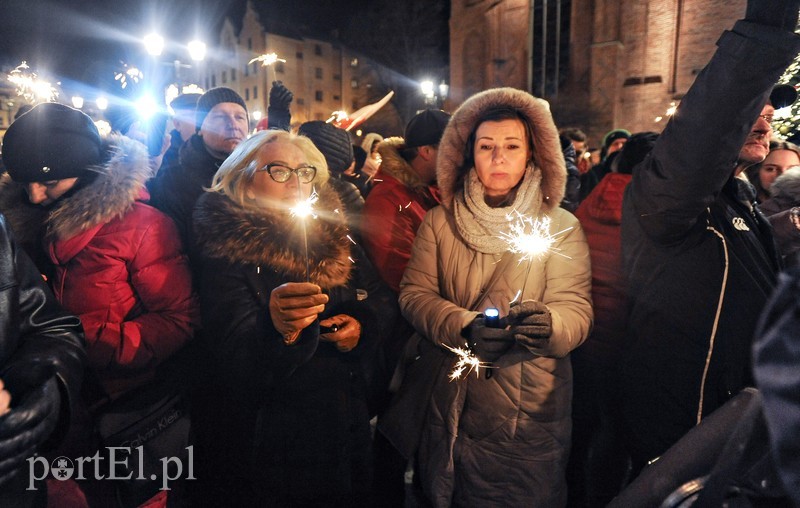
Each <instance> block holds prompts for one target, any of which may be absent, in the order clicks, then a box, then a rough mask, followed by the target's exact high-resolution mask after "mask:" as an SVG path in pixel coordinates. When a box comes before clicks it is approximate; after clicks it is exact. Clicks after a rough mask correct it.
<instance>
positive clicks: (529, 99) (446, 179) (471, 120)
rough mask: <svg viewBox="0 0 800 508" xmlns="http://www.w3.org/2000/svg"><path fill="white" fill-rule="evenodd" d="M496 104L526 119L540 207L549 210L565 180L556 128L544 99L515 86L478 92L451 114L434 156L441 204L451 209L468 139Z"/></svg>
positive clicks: (559, 199) (564, 184)
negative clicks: (537, 175) (537, 174)
mask: <svg viewBox="0 0 800 508" xmlns="http://www.w3.org/2000/svg"><path fill="white" fill-rule="evenodd" d="M497 106H505V107H513V108H515V109H517V110H519V111H520V112H521V113H522V115H523V116H524V117H525V118H526V119H527V122H528V124H529V125H530V128H531V133H532V135H533V162H534V165H535V166H536V167H537V168H539V169H541V171H542V183H541V188H542V195H543V197H544V202H543V203H542V206H543V207H544V210H545V211H548V210H552V209H553V208H555V207H557V206H558V205H559V203H561V200H562V199H563V197H564V189H565V186H566V182H567V169H566V166H565V164H564V155H563V154H562V152H561V144H560V143H559V139H558V130H557V129H556V126H555V123H553V117H552V115H551V114H550V108H549V107H548V106H547V103H546V102H544V101H543V100H541V99H537V98H536V97H534V96H532V95H530V94H529V93H527V92H523V91H522V90H517V89H514V88H494V89H491V90H486V91H484V92H480V93H477V94H475V95H473V96H472V97H470V98H469V99H467V100H466V101H465V102H464V103H463V104H462V105H461V106H460V107H459V108H458V109H457V110H456V112H455V113H453V117H452V118H451V119H450V123H448V124H447V127H446V128H445V130H444V134H443V135H442V141H441V142H440V143H439V154H438V156H437V159H436V179H437V182H438V184H439V189H440V191H441V195H442V204H443V205H444V206H445V207H446V208H448V209H450V210H452V205H453V197H454V196H455V194H456V192H457V191H458V189H456V184H457V182H458V180H459V176H460V175H459V171H460V169H461V166H462V165H463V163H464V153H465V150H466V144H467V138H469V135H470V133H471V132H472V130H473V129H475V128H476V127H477V124H478V120H479V118H480V117H481V116H482V115H483V114H484V113H485V112H486V111H487V110H489V109H491V108H494V107H497Z"/></svg>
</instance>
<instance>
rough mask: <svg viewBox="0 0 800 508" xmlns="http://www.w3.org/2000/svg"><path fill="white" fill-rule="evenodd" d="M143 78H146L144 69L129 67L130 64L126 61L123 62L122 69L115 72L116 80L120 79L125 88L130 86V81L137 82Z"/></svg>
mask: <svg viewBox="0 0 800 508" xmlns="http://www.w3.org/2000/svg"><path fill="white" fill-rule="evenodd" d="M141 79H144V74H142V71H140V70H139V69H137V68H136V67H128V64H125V63H123V64H122V70H121V71H118V72H115V73H114V81H119V86H120V87H121V88H122V89H123V90H124V89H125V88H126V87H127V86H128V84H129V82H133V83H134V84H136V83H138V82H139V80H141Z"/></svg>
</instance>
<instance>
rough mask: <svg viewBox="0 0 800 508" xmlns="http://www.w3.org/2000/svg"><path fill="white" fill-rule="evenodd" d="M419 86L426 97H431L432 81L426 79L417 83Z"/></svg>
mask: <svg viewBox="0 0 800 508" xmlns="http://www.w3.org/2000/svg"><path fill="white" fill-rule="evenodd" d="M419 88H420V90H421V91H422V95H424V96H425V98H426V99H433V81H431V80H429V79H426V80H425V81H422V82H421V83H420V84H419Z"/></svg>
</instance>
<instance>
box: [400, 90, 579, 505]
mask: <svg viewBox="0 0 800 508" xmlns="http://www.w3.org/2000/svg"><path fill="white" fill-rule="evenodd" d="M436 176H437V178H436V179H437V182H438V185H439V190H440V192H441V197H442V206H439V207H435V208H433V209H431V210H430V211H429V212H428V213H427V215H426V216H425V219H424V220H423V222H422V225H421V226H420V229H419V231H418V232H417V236H416V238H415V240H414V247H413V251H412V254H411V259H410V261H409V263H408V266H407V268H406V271H405V274H404V275H403V279H402V281H401V283H400V308H401V311H402V313H403V316H404V317H405V318H406V319H408V320H409V321H410V322H411V323H412V325H413V326H414V328H415V329H416V330H417V332H418V333H419V335H420V336H421V338H420V340H419V341H418V343H416V344H415V342H413V341H409V345H410V346H414V348H415V349H417V350H418V351H419V353H418V354H419V356H420V358H424V357H425V356H426V355H430V354H434V355H437V356H442V357H443V365H442V366H441V368H440V369H437V370H436V371H435V372H434V373H433V374H432V375H431V376H432V378H433V379H432V381H431V382H430V384H431V385H432V386H431V387H430V388H431V390H430V393H420V394H419V396H420V397H423V400H422V401H421V402H422V403H423V407H426V408H427V413H426V415H425V417H424V422H423V424H422V425H423V426H422V430H421V438H420V440H419V443H418V449H417V452H416V459H417V465H418V468H416V470H415V473H416V474H418V475H419V480H420V484H421V486H422V490H423V492H424V494H425V496H426V498H427V501H428V502H430V503H431V504H432V505H433V506H437V507H446V506H488V505H494V506H563V505H564V503H565V502H566V496H567V487H566V482H565V477H564V471H565V467H566V462H567V451H568V450H569V443H570V428H571V421H570V405H571V398H572V369H571V367H570V360H569V353H570V351H571V350H573V349H574V348H576V347H578V346H579V345H580V344H581V343H582V342H583V341H584V340H585V339H586V336H587V335H588V333H589V328H590V326H591V321H592V306H591V297H590V290H591V273H590V267H589V249H588V245H587V244H586V238H585V237H584V235H583V231H582V230H581V227H580V224H579V223H578V220H577V219H576V218H575V216H574V215H572V214H571V213H569V212H567V211H565V210H563V209H562V208H560V207H559V204H560V203H561V200H562V198H563V195H564V188H565V183H566V178H567V174H566V169H565V165H564V158H563V155H562V152H561V146H560V144H559V138H558V132H557V131H556V127H555V124H554V123H553V119H552V116H551V114H550V111H549V108H548V107H547V106H546V105H545V104H544V103H543V101H541V100H539V99H536V98H535V97H533V96H531V95H530V94H528V93H526V92H523V91H521V90H515V89H512V88H498V89H492V90H487V91H484V92H481V93H478V94H476V95H474V96H472V97H470V98H469V99H467V100H466V101H465V102H464V103H463V104H462V105H461V106H460V107H459V109H458V110H457V111H456V112H455V113H454V114H453V117H452V118H451V120H450V122H449V123H448V125H447V128H446V129H445V132H444V135H443V136H442V140H441V142H440V144H439V153H438V159H437V168H436ZM517 214H519V215H521V216H522V217H527V218H529V219H530V220H540V221H544V224H545V225H546V226H545V228H546V231H547V232H548V233H549V234H551V235H554V236H555V239H554V243H553V245H552V247H551V248H550V249H549V250H548V251H547V252H545V253H542V254H541V256H536V257H535V259H531V260H530V262H528V261H522V262H520V258H519V257H518V256H517V255H514V254H513V253H511V252H509V245H508V243H507V242H506V241H504V240H503V238H502V237H501V235H502V234H503V233H510V230H509V225H510V220H509V218H508V217H509V216H512V217H516V216H517ZM559 232H560V233H559ZM529 268H530V269H529ZM512 302H514V304H513V305H512ZM487 308H495V309H497V310H498V311H499V314H500V316H503V320H502V324H505V325H507V326H506V327H502V325H501V327H499V328H493V327H492V326H491V325H490V324H489V323H487V321H486V319H485V317H484V314H483V311H484V310H485V309H487ZM468 345H469V347H470V348H471V350H472V351H473V353H474V354H475V355H476V356H477V357H478V358H479V359H480V360H482V361H484V362H489V363H491V366H490V367H489V369H490V370H489V372H491V374H490V375H489V374H487V373H485V372H484V371H483V369H481V370H480V372H479V373H478V375H475V374H470V375H466V374H464V375H463V377H462V378H460V379H456V380H451V379H450V372H451V370H452V368H453V367H454V366H455V363H456V361H457V360H456V357H455V355H452V354H451V353H450V350H449V349H448V348H465V347H467V346H468ZM417 372H418V371H417ZM424 375H428V373H424ZM413 381H414V380H413V379H410V378H409V377H408V375H407V376H406V378H405V379H404V380H403V383H404V384H405V383H406V382H413ZM400 389H401V390H402V386H401V388H400ZM409 430H413V429H409ZM387 437H390V436H387Z"/></svg>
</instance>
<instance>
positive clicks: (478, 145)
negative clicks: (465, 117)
mask: <svg viewBox="0 0 800 508" xmlns="http://www.w3.org/2000/svg"><path fill="white" fill-rule="evenodd" d="M473 151H474V157H475V170H476V171H477V173H478V179H479V180H480V181H481V183H482V184H483V187H484V189H485V191H484V193H485V196H486V200H487V203H490V204H492V202H500V201H502V200H503V199H505V198H506V196H508V194H509V192H511V190H512V189H513V188H514V187H516V185H517V184H518V183H519V182H520V180H522V177H523V175H524V174H525V167H526V166H527V164H528V161H529V160H530V155H531V150H530V147H529V146H528V140H527V136H526V135H525V126H524V125H523V124H522V121H521V120H519V119H513V120H500V121H486V122H483V123H482V124H480V125H479V126H478V130H477V131H476V132H475V146H474V148H473Z"/></svg>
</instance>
